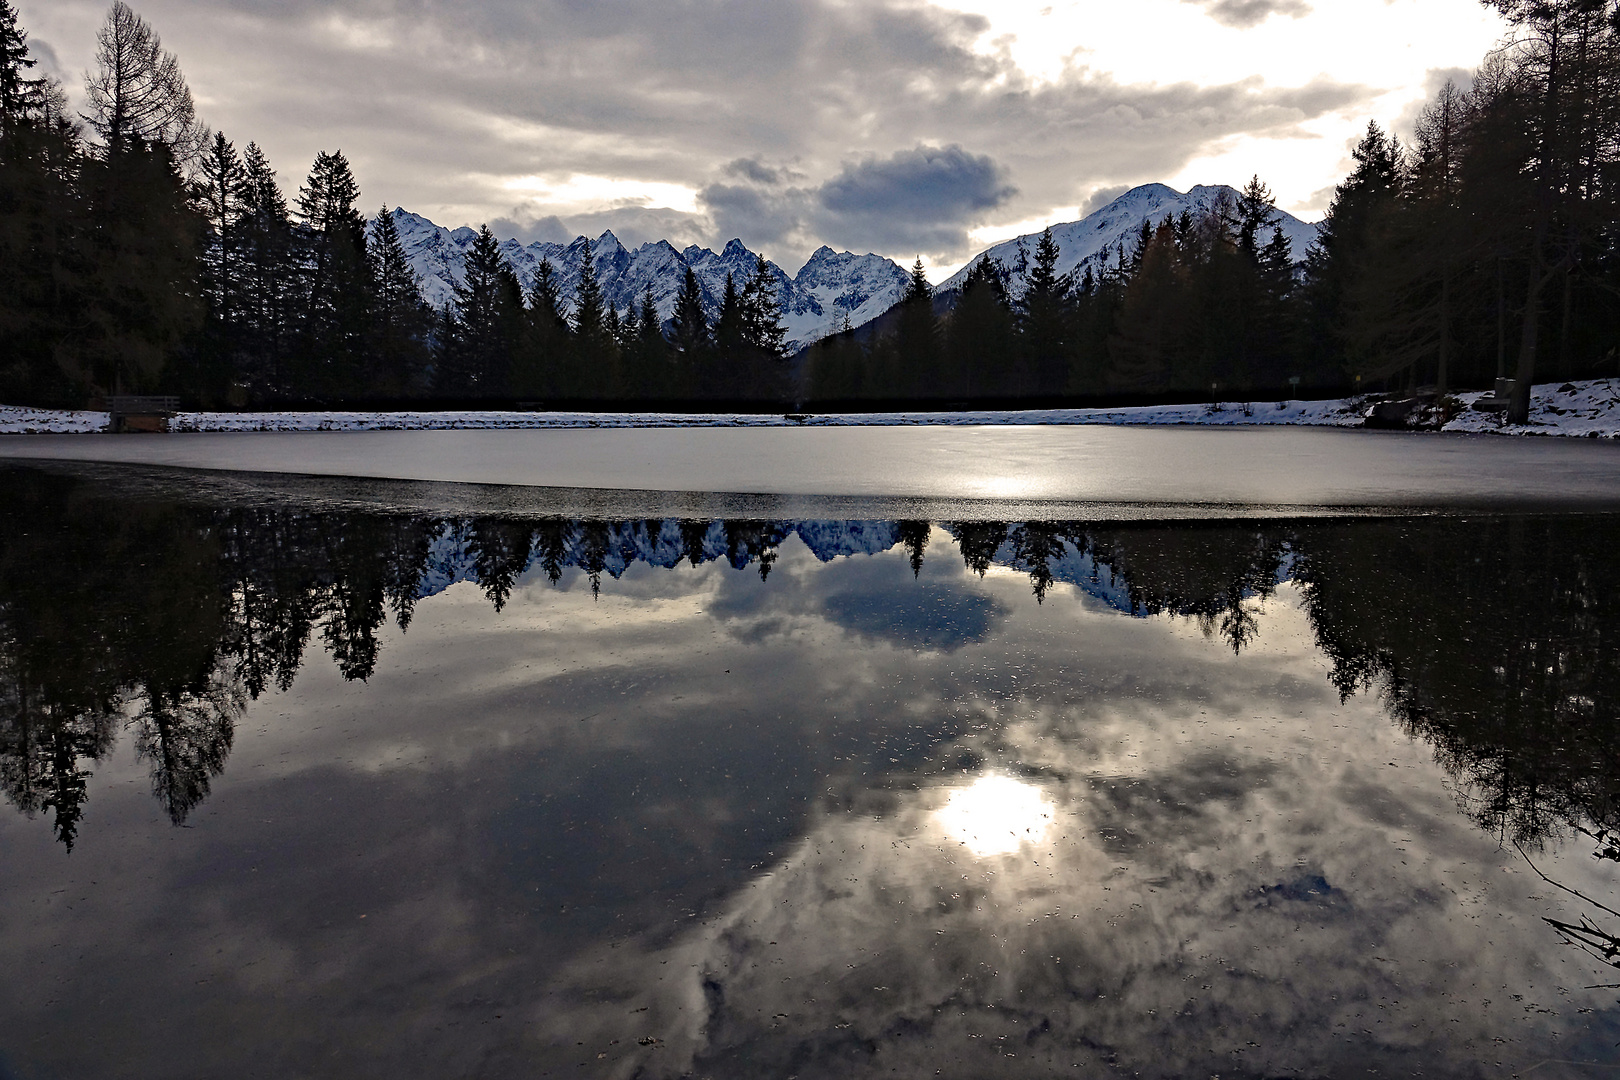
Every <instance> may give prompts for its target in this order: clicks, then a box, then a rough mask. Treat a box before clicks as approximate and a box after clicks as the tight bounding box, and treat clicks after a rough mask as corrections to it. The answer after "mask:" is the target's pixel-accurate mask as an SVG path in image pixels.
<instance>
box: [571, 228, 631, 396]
mask: <svg viewBox="0 0 1620 1080" xmlns="http://www.w3.org/2000/svg"><path fill="white" fill-rule="evenodd" d="M573 322H574V326H573V330H574V353H575V359H574V365H573V379H572V380H571V386H570V388H569V389H568V391H567V393H568V394H569V395H571V396H575V397H583V398H605V397H609V396H611V395H612V394H613V393H615V391H616V390H617V383H618V378H617V367H618V359H619V358H618V344H617V343H616V342H615V341H614V340H613V335H612V333H611V332H610V331H609V327H608V321H607V303H606V300H605V299H604V298H603V296H602V286H601V283H600V282H599V281H598V280H597V277H596V263H595V261H594V260H593V259H592V257H591V242H590V241H589V240H586V239H584V238H583V237H582V238H581V240H580V263H579V286H578V288H577V289H575V291H574V320H573Z"/></svg>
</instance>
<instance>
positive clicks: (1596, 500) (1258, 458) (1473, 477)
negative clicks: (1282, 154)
mask: <svg viewBox="0 0 1620 1080" xmlns="http://www.w3.org/2000/svg"><path fill="white" fill-rule="evenodd" d="M0 458H10V459H24V458H55V459H65V460H78V461H95V462H104V463H125V464H145V465H161V466H174V467H181V468H187V469H216V470H247V471H255V472H261V473H281V474H300V475H311V476H327V477H357V478H382V479H396V480H429V481H449V482H455V483H476V484H497V485H520V486H526V487H547V488H571V489H607V490H618V491H652V492H725V493H743V494H759V495H776V496H817V497H858V498H890V499H900V500H906V499H921V500H931V501H934V502H944V503H951V502H963V501H966V502H972V501H976V500H1003V501H1010V502H1014V503H1017V502H1054V503H1070V504H1076V505H1079V506H1085V505H1103V504H1135V505H1149V506H1152V505H1158V506H1182V507H1192V506H1213V507H1234V506H1242V507H1244V508H1246V509H1247V510H1250V511H1252V510H1253V509H1255V508H1267V507H1271V508H1300V507H1385V508H1398V507H1427V506H1444V507H1469V506H1486V505H1490V506H1497V507H1502V508H1507V507H1520V508H1531V507H1547V508H1560V507H1567V508H1576V509H1606V508H1620V447H1617V446H1615V445H1613V444H1611V443H1602V444H1600V443H1597V442H1588V441H1584V440H1573V439H1546V440H1541V439H1523V438H1521V439H1506V438H1493V437H1488V436H1452V435H1408V434H1397V433H1381V432H1364V431H1344V430H1334V429H1324V428H1238V429H1206V428H1175V429H1164V428H1129V427H1068V428H1063V427H981V428H836V429H835V428H808V429H792V428H765V429H741V428H720V429H684V430H676V429H628V430H626V429H618V430H592V429H575V430H549V431H547V430H540V431H379V432H307V433H280V432H262V433H261V432H255V433H230V434H177V435H166V436H163V435H146V436H107V435H34V436H13V437H9V438H5V439H0Z"/></svg>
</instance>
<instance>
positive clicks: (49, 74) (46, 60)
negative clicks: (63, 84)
mask: <svg viewBox="0 0 1620 1080" xmlns="http://www.w3.org/2000/svg"><path fill="white" fill-rule="evenodd" d="M28 52H29V54H30V55H31V56H33V58H34V59H35V60H37V61H38V62H39V63H38V66H37V67H36V68H35V69H34V72H35V74H38V75H43V76H45V77H46V78H48V79H58V80H65V79H66V78H67V73H66V72H65V71H63V70H62V62H61V61H60V60H58V59H57V58H56V50H55V49H53V48H51V46H50V43H49V42H47V41H43V40H41V39H40V38H37V37H30V38H29V39H28Z"/></svg>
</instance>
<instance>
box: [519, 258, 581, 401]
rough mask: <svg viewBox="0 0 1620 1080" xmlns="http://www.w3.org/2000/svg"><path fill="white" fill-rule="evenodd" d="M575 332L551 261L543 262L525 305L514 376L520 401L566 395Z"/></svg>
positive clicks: (536, 272) (541, 261)
mask: <svg viewBox="0 0 1620 1080" xmlns="http://www.w3.org/2000/svg"><path fill="white" fill-rule="evenodd" d="M572 335H573V330H572V328H571V327H569V325H568V319H567V317H566V316H565V315H564V313H563V301H562V289H561V287H560V286H559V285H558V284H557V273H556V269H555V268H554V267H553V266H552V265H551V260H550V259H541V260H540V267H539V269H538V270H536V271H535V275H534V280H533V281H531V282H530V283H529V295H528V297H527V301H526V303H525V304H524V313H523V334H522V337H521V338H520V341H519V345H518V350H517V356H516V358H515V359H516V364H515V367H514V369H513V374H512V392H513V393H514V394H516V395H518V396H519V397H549V396H558V395H561V394H564V393H565V392H566V391H565V388H564V384H563V380H564V378H565V377H566V373H567V371H568V369H569V356H570V354H571V353H572V352H573V337H572Z"/></svg>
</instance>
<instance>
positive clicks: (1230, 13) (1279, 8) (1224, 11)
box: [1181, 0, 1311, 30]
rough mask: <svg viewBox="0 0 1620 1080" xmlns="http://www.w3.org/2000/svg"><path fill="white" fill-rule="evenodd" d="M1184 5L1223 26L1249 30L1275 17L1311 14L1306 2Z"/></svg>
mask: <svg viewBox="0 0 1620 1080" xmlns="http://www.w3.org/2000/svg"><path fill="white" fill-rule="evenodd" d="M1181 2H1182V3H1184V4H1197V5H1198V6H1199V7H1202V8H1203V9H1204V13H1205V14H1207V15H1208V16H1209V17H1210V18H1212V19H1214V20H1215V21H1216V22H1218V23H1220V24H1221V25H1222V26H1231V27H1235V28H1237V29H1239V30H1247V29H1249V28H1250V27H1251V26H1259V25H1260V24H1261V23H1263V22H1265V21H1266V20H1267V19H1269V18H1271V17H1272V16H1273V15H1287V16H1289V17H1291V18H1295V19H1298V18H1302V17H1304V16H1306V15H1309V14H1310V13H1311V5H1309V4H1307V3H1305V2H1304V0H1181Z"/></svg>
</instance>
